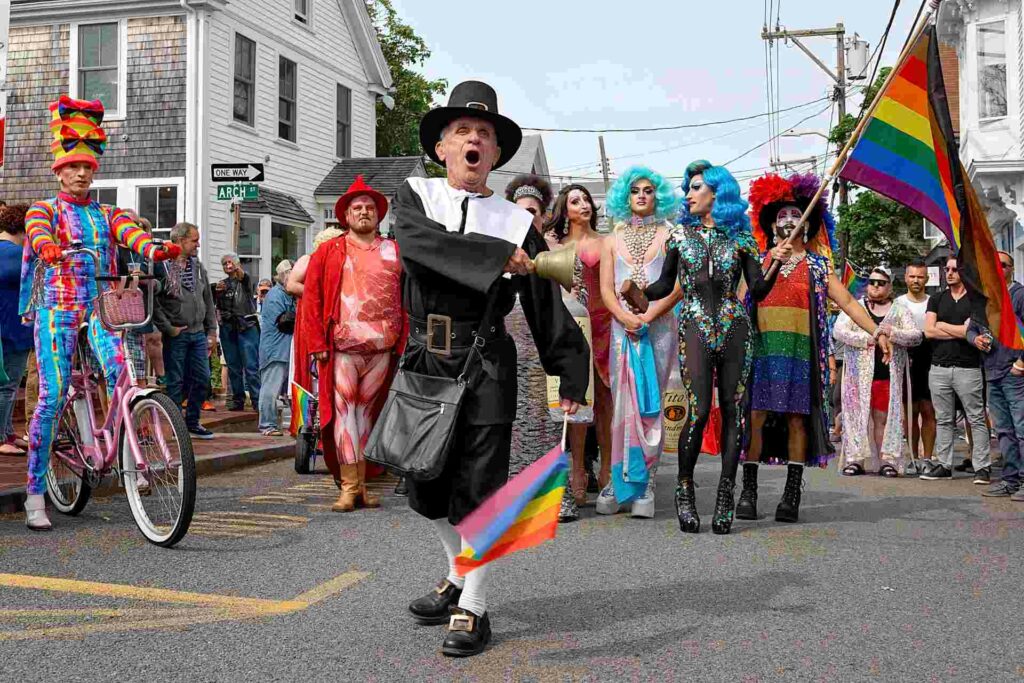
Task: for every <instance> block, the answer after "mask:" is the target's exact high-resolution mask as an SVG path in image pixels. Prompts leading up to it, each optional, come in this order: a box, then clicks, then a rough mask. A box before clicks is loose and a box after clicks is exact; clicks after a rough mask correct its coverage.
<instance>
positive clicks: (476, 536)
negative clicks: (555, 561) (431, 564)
mask: <svg viewBox="0 0 1024 683" xmlns="http://www.w3.org/2000/svg"><path fill="white" fill-rule="evenodd" d="M568 478H569V456H568V455H566V453H565V451H564V450H563V449H562V446H561V445H558V446H556V447H555V448H552V449H551V450H550V451H549V452H548V454H547V455H545V456H544V457H542V458H541V459H539V460H537V461H536V462H534V463H533V464H532V465H530V466H529V467H527V468H526V469H525V470H523V471H522V472H520V473H519V474H517V475H516V476H514V477H513V478H512V479H509V481H508V483H507V484H505V485H504V486H502V487H501V488H500V489H498V490H497V491H495V492H494V493H493V494H492V495H491V497H490V498H488V499H487V500H485V501H484V502H483V503H481V504H480V507H478V508H477V509H476V510H473V512H471V513H469V516H468V517H466V518H465V519H464V520H462V522H461V523H460V524H459V525H458V526H456V527H455V529H456V530H457V531H458V532H459V534H460V535H461V536H462V538H463V540H464V541H465V543H466V544H467V546H468V547H467V548H466V549H465V550H463V551H462V554H461V555H459V556H458V557H456V558H455V571H456V572H458V574H459V575H460V576H465V575H466V574H468V573H469V572H471V571H473V570H474V569H476V568H477V567H480V566H482V565H485V564H487V563H488V562H490V561H492V560H496V559H498V558H499V557H504V556H505V555H508V554H510V553H514V552H515V551H517V550H524V549H526V548H532V547H534V546H538V545H540V544H541V543H543V542H544V541H547V540H549V539H552V538H554V537H555V530H556V529H557V528H558V511H559V508H560V507H561V505H562V494H563V493H564V492H565V485H566V481H567V480H568Z"/></svg>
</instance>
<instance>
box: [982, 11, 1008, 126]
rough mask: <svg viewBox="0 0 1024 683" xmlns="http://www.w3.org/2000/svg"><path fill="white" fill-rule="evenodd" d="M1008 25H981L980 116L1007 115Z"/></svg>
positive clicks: (985, 117) (989, 117) (996, 23)
mask: <svg viewBox="0 0 1024 683" xmlns="http://www.w3.org/2000/svg"><path fill="white" fill-rule="evenodd" d="M1006 114H1007V109H1006V25H1005V23H1004V22H1002V21H997V22H993V23H990V24H979V25H978V117H979V118H982V119H994V118H1001V117H1004V116H1006Z"/></svg>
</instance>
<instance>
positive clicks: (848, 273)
mask: <svg viewBox="0 0 1024 683" xmlns="http://www.w3.org/2000/svg"><path fill="white" fill-rule="evenodd" d="M867 284H868V280H867V278H865V277H862V276H860V275H857V271H855V270H854V269H853V266H852V265H850V261H849V259H847V261H846V265H845V266H844V267H843V287H846V290H847V291H848V292H849V293H850V294H852V295H853V298H855V299H859V298H861V297H862V296H864V289H865V288H866V287H867Z"/></svg>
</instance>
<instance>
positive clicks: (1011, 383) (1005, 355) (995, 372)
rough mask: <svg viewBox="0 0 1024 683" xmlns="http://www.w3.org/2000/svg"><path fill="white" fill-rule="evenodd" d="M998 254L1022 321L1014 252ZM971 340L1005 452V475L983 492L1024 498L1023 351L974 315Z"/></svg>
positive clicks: (1023, 289)
mask: <svg viewBox="0 0 1024 683" xmlns="http://www.w3.org/2000/svg"><path fill="white" fill-rule="evenodd" d="M998 256H999V265H1000V266H1001V267H1002V269H1003V277H1004V278H1005V279H1006V285H1007V288H1008V289H1009V290H1010V299H1011V300H1012V301H1013V312H1014V315H1016V316H1017V320H1018V323H1019V321H1020V320H1021V319H1024V286H1022V285H1021V284H1020V283H1019V282H1014V281H1013V256H1011V255H1010V254H1009V253H1007V252H1005V251H1000V252H998ZM967 341H968V342H970V343H971V344H974V346H975V347H977V349H978V350H979V351H981V353H982V354H983V361H982V364H983V366H984V368H985V379H986V380H987V382H988V407H989V411H990V414H991V415H992V422H993V423H994V424H995V428H996V433H997V434H998V435H999V450H1000V452H1001V453H1002V454H1003V471H1002V477H1001V478H1000V480H999V481H997V482H995V483H994V484H992V486H991V487H990V488H989V489H988V490H986V491H985V492H983V493H982V494H981V495H983V496H986V497H989V498H1010V499H1011V500H1015V501H1018V502H1024V491H1021V466H1022V462H1021V452H1022V451H1024V360H1021V354H1020V352H1019V351H1014V350H1013V349H1008V348H1006V347H1005V346H1003V345H1002V344H1000V343H999V340H997V339H996V338H995V336H994V335H993V334H992V333H991V332H990V331H989V330H988V329H986V328H985V327H984V326H982V325H979V324H978V323H977V321H975V320H973V319H972V320H971V321H970V322H969V323H968V325H967ZM975 473H977V470H975Z"/></svg>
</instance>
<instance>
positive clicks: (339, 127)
mask: <svg viewBox="0 0 1024 683" xmlns="http://www.w3.org/2000/svg"><path fill="white" fill-rule="evenodd" d="M335 109H336V112H335V117H334V119H335V126H334V129H335V135H336V138H335V150H334V154H335V155H336V156H337V157H339V158H341V159H347V158H348V157H350V156H352V91H351V90H349V89H348V88H346V87H345V86H343V85H341V84H340V83H339V84H338V97H337V103H336V105H335Z"/></svg>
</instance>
